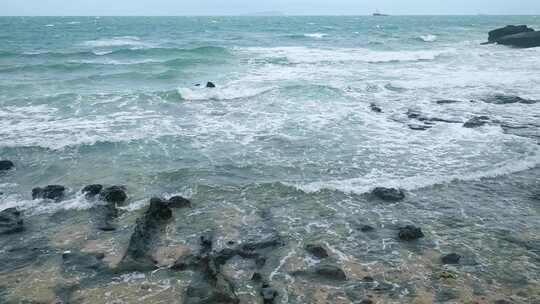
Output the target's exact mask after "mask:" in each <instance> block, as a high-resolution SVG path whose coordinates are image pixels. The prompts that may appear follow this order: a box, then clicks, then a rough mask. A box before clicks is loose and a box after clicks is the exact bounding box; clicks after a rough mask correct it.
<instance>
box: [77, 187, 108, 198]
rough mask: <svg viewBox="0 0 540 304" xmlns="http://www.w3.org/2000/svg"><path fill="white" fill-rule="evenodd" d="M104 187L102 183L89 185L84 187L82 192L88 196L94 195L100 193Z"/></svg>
mask: <svg viewBox="0 0 540 304" xmlns="http://www.w3.org/2000/svg"><path fill="white" fill-rule="evenodd" d="M102 189H103V186H102V185H88V186H86V187H84V188H82V190H81V192H82V193H84V194H86V197H94V196H96V195H98V194H99V193H100V192H101V190H102Z"/></svg>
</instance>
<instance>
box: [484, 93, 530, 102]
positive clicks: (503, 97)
mask: <svg viewBox="0 0 540 304" xmlns="http://www.w3.org/2000/svg"><path fill="white" fill-rule="evenodd" d="M482 101H483V102H485V103H493V104H512V103H522V104H534V103H537V102H538V100H531V99H525V98H521V97H519V96H514V95H493V96H489V97H486V98H484V99H482Z"/></svg>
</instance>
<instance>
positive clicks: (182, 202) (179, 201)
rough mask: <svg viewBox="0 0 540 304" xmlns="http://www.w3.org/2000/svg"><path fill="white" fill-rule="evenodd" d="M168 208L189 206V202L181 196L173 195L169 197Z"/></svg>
mask: <svg viewBox="0 0 540 304" xmlns="http://www.w3.org/2000/svg"><path fill="white" fill-rule="evenodd" d="M169 207H170V208H191V202H190V201H189V200H188V199H186V198H183V197H181V196H173V197H171V198H170V199H169Z"/></svg>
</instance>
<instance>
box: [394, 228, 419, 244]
mask: <svg viewBox="0 0 540 304" xmlns="http://www.w3.org/2000/svg"><path fill="white" fill-rule="evenodd" d="M398 237H399V239H400V240H403V241H414V240H417V239H420V238H423V237H424V233H423V232H422V229H420V228H419V227H416V226H413V225H407V226H405V227H401V228H399V232H398Z"/></svg>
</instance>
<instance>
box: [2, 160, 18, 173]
mask: <svg viewBox="0 0 540 304" xmlns="http://www.w3.org/2000/svg"><path fill="white" fill-rule="evenodd" d="M13 168H15V164H14V163H13V162H12V161H10V160H0V171H8V170H11V169H13Z"/></svg>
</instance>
